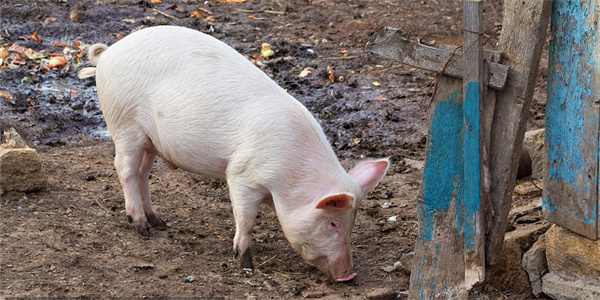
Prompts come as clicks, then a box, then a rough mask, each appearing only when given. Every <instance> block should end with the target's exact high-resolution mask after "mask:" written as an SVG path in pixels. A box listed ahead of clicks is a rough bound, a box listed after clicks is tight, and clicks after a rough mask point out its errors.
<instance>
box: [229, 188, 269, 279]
mask: <svg viewBox="0 0 600 300" xmlns="http://www.w3.org/2000/svg"><path fill="white" fill-rule="evenodd" d="M227 183H228V185H229V196H230V197H231V205H232V206H233V216H234V218H235V227H236V230H235V237H234V238H233V251H235V256H236V257H238V256H239V257H240V266H241V267H242V268H250V269H254V264H253V263H252V253H251V250H250V245H251V243H252V228H253V227H254V222H255V221H256V216H258V208H259V205H260V203H261V202H262V201H263V199H264V198H265V194H264V193H261V192H258V191H255V190H253V189H251V188H248V187H246V186H244V185H241V184H238V183H236V182H235V180H227Z"/></svg>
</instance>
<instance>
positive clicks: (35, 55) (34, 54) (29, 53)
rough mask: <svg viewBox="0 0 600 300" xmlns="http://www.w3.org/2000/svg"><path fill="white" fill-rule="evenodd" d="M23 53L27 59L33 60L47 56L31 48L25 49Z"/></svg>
mask: <svg viewBox="0 0 600 300" xmlns="http://www.w3.org/2000/svg"><path fill="white" fill-rule="evenodd" d="M23 55H24V56H25V57H26V58H27V59H31V60H36V59H41V58H44V57H46V56H45V55H42V54H39V53H37V52H35V51H34V50H33V49H31V48H27V49H25V51H23Z"/></svg>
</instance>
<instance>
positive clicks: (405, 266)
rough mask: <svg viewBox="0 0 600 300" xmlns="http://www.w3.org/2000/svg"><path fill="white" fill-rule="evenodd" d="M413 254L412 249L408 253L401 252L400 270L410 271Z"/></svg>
mask: <svg viewBox="0 0 600 300" xmlns="http://www.w3.org/2000/svg"><path fill="white" fill-rule="evenodd" d="M414 256H415V252H414V251H413V252H410V253H406V254H403V255H402V257H400V269H401V270H402V271H404V272H407V273H410V270H411V269H412V261H413V257H414Z"/></svg>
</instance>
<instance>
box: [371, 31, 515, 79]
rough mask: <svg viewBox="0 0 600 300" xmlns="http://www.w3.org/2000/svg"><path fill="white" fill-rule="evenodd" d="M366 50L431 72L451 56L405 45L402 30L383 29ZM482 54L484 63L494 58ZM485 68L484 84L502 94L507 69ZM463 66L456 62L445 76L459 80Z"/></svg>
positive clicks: (490, 55)
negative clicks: (485, 78) (487, 79)
mask: <svg viewBox="0 0 600 300" xmlns="http://www.w3.org/2000/svg"><path fill="white" fill-rule="evenodd" d="M366 49H367V50H369V51H371V52H373V53H375V54H379V55H381V56H383V57H387V58H391V59H395V60H397V61H400V62H401V63H404V64H407V65H411V66H414V67H417V68H420V69H424V70H428V71H434V72H439V71H441V70H442V69H443V68H444V65H445V64H446V62H447V61H448V58H449V57H450V55H451V54H452V53H451V52H449V51H445V50H441V49H437V48H433V47H429V46H425V45H422V44H419V43H417V42H413V41H408V40H406V38H404V37H402V30H400V29H396V28H391V27H385V28H383V29H382V30H381V31H380V32H377V33H375V34H374V35H373V36H372V37H371V38H370V39H369V41H368V42H367V45H366ZM485 53H486V54H484V56H485V57H486V59H488V58H491V57H494V55H496V54H495V53H490V52H485ZM457 58H458V55H454V56H453V57H452V61H454V60H456V59H457ZM487 65H488V68H489V74H490V76H489V82H486V84H487V85H488V86H489V87H490V88H492V89H495V90H502V89H503V88H504V85H505V83H506V76H507V74H508V68H509V67H508V66H505V65H501V64H498V63H493V62H489V61H488V62H487ZM463 66H464V61H463V58H458V61H456V62H455V63H453V64H451V65H450V66H449V67H448V68H446V70H445V71H444V75H448V76H451V77H455V78H462V73H463Z"/></svg>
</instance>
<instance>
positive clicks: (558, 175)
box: [542, 0, 600, 239]
mask: <svg viewBox="0 0 600 300" xmlns="http://www.w3.org/2000/svg"><path fill="white" fill-rule="evenodd" d="M595 2H596V1H594V0H583V1H578V2H572V1H564V0H560V1H555V2H554V5H553V7H552V22H551V29H552V39H551V42H550V57H549V68H548V100H547V103H546V146H547V149H548V159H549V161H550V165H549V167H548V168H547V170H546V174H545V176H544V180H545V182H544V186H545V189H544V195H543V199H544V201H543V203H542V207H543V209H544V216H545V217H546V218H547V219H548V220H549V221H551V222H554V223H557V224H559V225H561V226H563V227H566V228H568V229H570V230H572V231H574V232H577V233H579V234H581V235H584V236H587V237H589V238H591V239H597V238H598V145H599V144H598V129H599V128H600V125H599V121H598V115H600V108H599V104H600V103H598V101H599V100H600V50H598V41H597V40H598V37H599V36H600V33H599V31H600V27H599V26H598V25H597V24H595V22H597V21H598V19H599V16H600V11H595V10H594V5H595V4H594V3H595ZM598 6H600V5H598ZM598 8H600V7H596V9H598ZM594 11H595V13H594Z"/></svg>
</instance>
